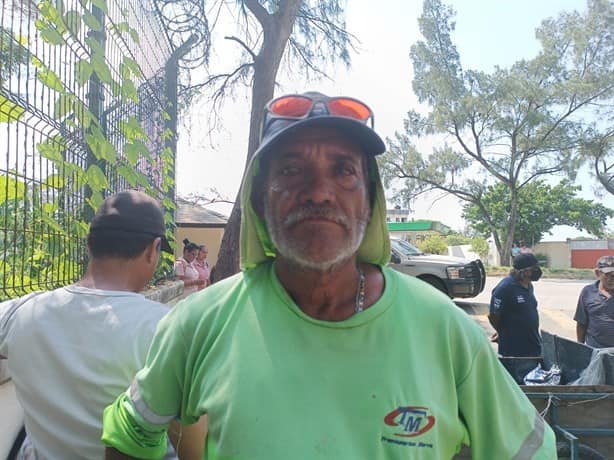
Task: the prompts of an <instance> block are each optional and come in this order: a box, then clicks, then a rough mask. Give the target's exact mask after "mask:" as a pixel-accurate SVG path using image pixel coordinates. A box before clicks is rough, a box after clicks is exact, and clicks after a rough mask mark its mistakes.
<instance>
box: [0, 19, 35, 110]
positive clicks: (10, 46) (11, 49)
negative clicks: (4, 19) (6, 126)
mask: <svg viewBox="0 0 614 460" xmlns="http://www.w3.org/2000/svg"><path fill="white" fill-rule="evenodd" d="M27 44H28V40H27V38H26V37H24V36H22V35H18V34H15V33H14V32H13V31H11V30H9V29H5V28H4V27H0V86H4V81H5V80H7V79H8V78H9V77H10V76H11V74H12V73H14V72H16V71H17V70H18V69H19V67H20V66H21V65H23V64H26V63H27V62H28V49H27V48H26V45H27ZM0 105H1V103H0ZM3 111H4V110H3Z"/></svg>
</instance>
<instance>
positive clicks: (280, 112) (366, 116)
mask: <svg viewBox="0 0 614 460" xmlns="http://www.w3.org/2000/svg"><path fill="white" fill-rule="evenodd" d="M264 111H265V115H264V120H263V123H262V129H261V130H260V140H262V138H263V137H264V134H265V133H266V131H267V129H268V128H269V126H270V124H271V122H273V121H274V120H279V119H282V120H302V119H303V118H308V117H309V116H320V115H333V116H337V117H347V118H352V119H354V120H356V121H360V122H362V123H365V124H367V122H369V121H370V125H371V128H372V129H373V127H374V123H375V122H374V116H373V111H372V110H371V109H370V108H369V106H368V105H367V104H365V103H364V102H362V101H359V100H358V99H354V98H351V97H345V96H339V97H326V96H314V97H311V96H307V95H304V94H290V95H286V96H281V97H278V98H277V99H273V100H272V101H271V102H269V103H268V104H267V105H266V107H265V108H264Z"/></svg>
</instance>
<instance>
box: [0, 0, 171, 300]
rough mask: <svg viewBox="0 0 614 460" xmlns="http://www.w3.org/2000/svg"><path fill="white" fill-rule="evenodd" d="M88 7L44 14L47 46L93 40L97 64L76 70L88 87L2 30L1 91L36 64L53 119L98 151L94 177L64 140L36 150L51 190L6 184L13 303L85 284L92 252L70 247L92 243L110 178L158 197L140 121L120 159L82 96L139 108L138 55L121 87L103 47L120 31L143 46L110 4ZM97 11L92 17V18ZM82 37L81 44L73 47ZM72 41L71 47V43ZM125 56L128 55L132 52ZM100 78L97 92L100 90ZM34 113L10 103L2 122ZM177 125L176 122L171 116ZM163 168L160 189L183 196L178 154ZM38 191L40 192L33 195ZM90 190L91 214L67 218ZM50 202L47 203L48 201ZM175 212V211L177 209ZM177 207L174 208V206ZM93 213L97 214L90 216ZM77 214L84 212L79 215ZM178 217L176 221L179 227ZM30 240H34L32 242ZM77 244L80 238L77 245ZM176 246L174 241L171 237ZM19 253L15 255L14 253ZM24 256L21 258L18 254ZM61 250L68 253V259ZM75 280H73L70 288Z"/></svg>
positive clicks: (123, 129)
mask: <svg viewBox="0 0 614 460" xmlns="http://www.w3.org/2000/svg"><path fill="white" fill-rule="evenodd" d="M80 3H81V7H82V8H79V6H78V5H77V8H76V9H72V10H68V11H67V10H66V8H65V5H64V3H63V0H41V1H40V2H39V3H38V4H37V7H38V15H37V19H36V21H35V26H36V28H37V30H38V33H39V36H40V38H41V39H42V40H43V41H44V42H45V43H46V44H47V45H49V46H50V47H51V48H61V47H64V46H67V44H68V42H69V41H70V40H73V41H74V38H78V35H79V34H80V33H81V31H82V29H85V30H86V32H87V33H86V38H85V43H86V45H87V48H89V56H88V57H87V58H84V59H81V60H78V61H77V62H76V65H75V81H76V83H77V85H78V87H77V88H74V85H73V84H72V79H71V82H70V83H71V84H67V83H68V82H65V81H63V80H62V78H63V77H62V76H60V75H58V74H57V73H55V72H54V71H53V70H52V69H51V68H49V67H48V66H47V65H46V64H45V63H44V62H43V61H42V60H41V59H38V58H37V57H36V56H34V55H30V54H29V53H28V50H27V47H26V45H27V40H26V39H25V38H23V37H20V36H15V35H13V34H12V33H11V32H10V31H8V30H6V29H4V28H0V53H1V54H0V83H2V80H4V79H6V78H9V77H10V74H11V72H14V71H15V70H16V69H17V67H18V66H19V65H21V64H26V63H27V61H28V58H29V59H30V61H31V63H32V65H33V66H34V68H35V69H36V73H35V75H36V79H37V80H38V82H40V83H41V84H42V85H44V86H45V87H46V88H47V89H48V90H49V92H48V93H49V94H50V97H51V101H52V102H54V105H53V107H52V109H53V117H54V118H55V120H57V121H58V122H59V123H62V124H65V125H66V126H69V127H70V128H72V129H73V130H74V131H75V132H83V133H84V137H85V142H86V144H87V147H88V149H89V152H88V153H89V155H88V164H86V166H85V167H84V168H82V167H80V166H78V165H76V164H74V163H71V162H69V161H66V157H67V156H66V150H67V148H69V146H68V141H67V139H65V138H64V137H63V135H62V134H55V135H52V137H49V138H46V139H45V140H43V141H42V142H40V143H38V144H37V145H36V150H37V152H38V154H39V155H40V156H41V157H42V158H44V159H45V160H47V161H48V162H49V163H50V164H51V165H52V166H53V169H54V171H53V172H51V173H50V174H49V175H47V176H46V177H43V178H41V184H40V185H38V186H36V187H32V186H28V185H26V183H24V182H22V181H20V180H16V179H14V178H12V176H6V175H4V176H0V204H2V207H1V208H0V212H2V213H4V212H6V213H7V216H0V218H2V219H3V221H5V220H7V219H9V218H10V222H11V224H12V226H9V228H5V229H2V230H0V250H2V251H3V253H4V254H3V256H4V257H3V260H4V261H5V262H4V267H3V268H4V271H5V272H6V273H10V274H11V275H10V276H9V277H8V279H6V278H5V279H6V282H7V284H6V286H0V289H5V292H7V293H8V294H9V295H21V294H23V292H13V291H12V290H10V288H9V287H10V286H12V285H17V286H28V285H32V283H33V282H35V284H34V285H38V286H45V285H49V284H46V283H47V281H48V280H49V283H51V282H52V280H56V282H57V280H74V279H76V278H78V276H79V275H80V274H81V270H82V266H83V246H81V248H80V250H79V251H76V250H74V249H69V248H74V247H75V245H74V244H68V241H67V239H68V238H69V237H70V238H74V237H75V236H77V237H78V238H83V237H85V235H86V234H87V229H88V217H87V216H91V215H92V211H94V210H96V209H97V208H98V207H99V206H100V204H101V203H102V201H103V198H104V196H105V195H106V194H107V193H108V192H109V191H112V189H111V187H113V185H111V184H110V183H109V180H108V179H107V176H109V175H110V173H111V172H112V173H117V174H118V175H119V176H120V182H122V180H121V179H123V180H125V181H126V182H127V183H128V184H130V185H131V186H132V187H135V188H140V189H142V190H144V191H146V192H147V193H150V194H155V193H156V191H155V190H154V188H153V186H152V184H150V183H149V180H148V177H147V176H146V175H145V174H144V173H143V168H141V167H138V164H139V162H140V161H142V160H147V161H151V160H152V156H151V154H150V152H149V149H148V147H147V145H148V144H149V142H150V139H149V138H148V136H147V134H146V132H145V130H144V129H143V127H142V126H141V124H140V122H139V120H138V118H137V117H135V116H132V117H129V118H128V119H125V120H123V121H122V122H120V124H119V134H120V135H121V136H123V140H124V143H123V145H122V148H121V149H120V151H118V150H117V149H116V147H115V146H114V144H113V143H112V142H111V141H110V140H109V139H108V138H107V136H106V127H105V126H104V125H103V123H102V122H101V120H100V119H99V118H98V117H99V114H98V113H94V110H95V109H91V110H90V107H87V106H86V105H85V104H84V102H83V101H81V100H80V98H79V93H80V92H81V89H82V88H83V87H84V86H85V85H89V86H90V90H91V87H92V86H93V85H94V84H97V85H101V86H102V87H101V88H100V89H101V91H102V93H105V92H106V93H107V94H109V93H110V94H112V95H113V97H115V98H117V99H118V102H119V103H130V104H138V103H139V97H138V91H137V88H138V85H139V84H140V81H141V80H142V79H143V74H142V72H141V69H140V67H139V65H138V63H137V62H136V61H135V60H134V59H133V58H132V57H131V56H130V54H129V51H128V48H125V51H124V52H125V53H126V55H124V56H120V61H121V62H120V65H119V69H118V70H119V78H118V79H116V78H117V77H118V74H117V72H114V71H112V69H111V68H110V66H109V63H108V60H107V58H106V55H105V49H104V46H102V44H101V41H100V39H99V37H100V36H101V34H102V33H104V32H105V29H111V28H113V29H114V33H117V34H120V35H122V36H123V39H124V40H125V41H126V42H130V41H135V42H138V36H136V35H137V34H136V32H135V31H134V29H132V28H131V27H130V26H129V24H128V23H127V22H117V23H115V24H113V25H111V24H109V25H108V26H106V27H105V24H104V22H103V21H102V20H101V18H102V16H101V13H102V14H106V13H107V12H108V8H107V3H106V0H91V4H90V1H89V0H80ZM89 8H91V10H90V9H89ZM71 36H72V38H71ZM69 39H70V40H69ZM122 49H124V48H122ZM94 78H96V79H97V82H96V83H92V79H94ZM23 113H24V109H23V108H22V107H19V106H18V105H16V104H14V103H13V102H11V101H9V100H8V99H6V98H5V97H3V96H0V122H13V121H16V120H18V119H19V118H20V117H21V116H22V115H23ZM164 115H165V116H168V114H164ZM169 131H170V130H165V132H164V133H161V138H162V139H167V138H172V137H173V136H174V133H173V132H169ZM161 162H163V164H161V165H160V166H159V169H160V171H159V174H160V178H159V183H156V184H155V186H157V187H159V188H160V189H161V190H163V191H165V192H168V191H169V190H171V189H172V188H173V185H174V179H173V176H172V174H171V173H172V167H173V163H174V156H173V152H172V151H170V149H168V148H166V149H165V150H164V151H163V152H162V154H161ZM29 187H30V188H29ZM84 187H85V189H86V190H87V191H88V193H87V196H86V199H85V203H86V204H85V207H84V209H81V210H77V211H76V215H71V216H67V215H66V214H65V211H64V207H63V205H62V203H63V200H64V196H65V194H66V193H67V192H68V193H73V192H77V191H80V190H82V189H83V188H84ZM40 197H45V198H44V199H45V200H47V201H42V200H43V199H42V198H40ZM169 201H170V200H166V201H165V203H166V205H167V206H168V204H169V203H168V202H169ZM170 203H171V205H172V202H170ZM87 207H89V209H86V208H87ZM173 208H174V205H172V206H168V209H170V210H171V212H168V211H167V212H166V215H165V219H166V221H167V224H169V226H170V224H171V223H172V220H173V218H172V209H173ZM71 212H72V213H73V214H74V213H75V211H74V209H71ZM169 216H170V217H169ZM26 235H30V236H29V237H28V239H27V240H26ZM69 235H70V236H69ZM167 237H168V238H169V241H173V235H172V234H171V232H169V233H168V235H167ZM9 248H10V249H11V251H13V253H9V252H7V251H9ZM15 248H19V250H18V251H16V250H15ZM58 248H59V250H58ZM162 260H163V263H162V265H163V266H162V267H161V268H160V270H166V269H168V268H169V267H170V266H171V265H172V258H169V257H163V258H162ZM66 274H69V277H68V278H66Z"/></svg>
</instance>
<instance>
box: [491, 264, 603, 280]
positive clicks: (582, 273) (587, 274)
mask: <svg viewBox="0 0 614 460" xmlns="http://www.w3.org/2000/svg"><path fill="white" fill-rule="evenodd" d="M542 271H543V272H544V274H543V278H558V279H567V280H589V281H590V280H594V279H595V272H594V271H593V270H592V269H590V268H548V267H542ZM509 272H510V267H486V276H506V275H507V274H509Z"/></svg>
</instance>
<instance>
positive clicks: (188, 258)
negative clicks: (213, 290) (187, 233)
mask: <svg viewBox="0 0 614 460" xmlns="http://www.w3.org/2000/svg"><path fill="white" fill-rule="evenodd" d="M196 254H198V245H197V244H196V243H192V242H190V240H188V239H187V238H186V239H185V240H183V257H180V258H179V259H177V261H176V262H175V279H178V280H182V281H183V295H184V296H187V295H190V294H192V293H193V292H196V291H198V290H199V289H200V288H201V286H204V283H205V282H204V280H201V279H200V278H199V277H198V270H196V267H195V266H194V264H193V262H194V259H195V258H196Z"/></svg>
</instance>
